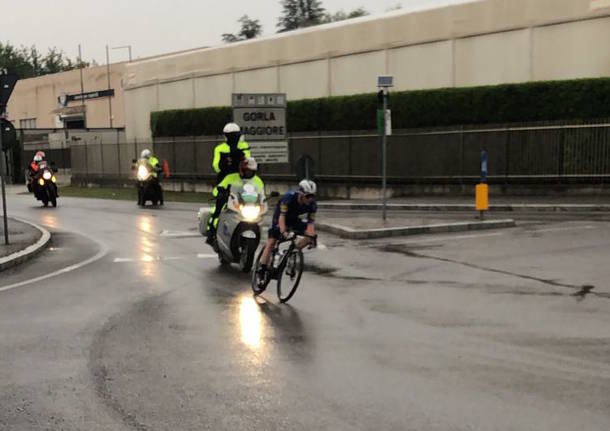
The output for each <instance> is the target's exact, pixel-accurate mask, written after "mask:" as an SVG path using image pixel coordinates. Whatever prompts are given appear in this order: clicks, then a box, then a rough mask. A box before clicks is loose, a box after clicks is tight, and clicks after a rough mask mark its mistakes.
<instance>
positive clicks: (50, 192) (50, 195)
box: [31, 161, 59, 207]
mask: <svg viewBox="0 0 610 431" xmlns="http://www.w3.org/2000/svg"><path fill="white" fill-rule="evenodd" d="M31 189H32V192H33V193H34V196H35V197H36V199H38V200H39V201H42V204H43V205H44V206H45V207H46V206H49V202H51V205H53V207H56V206H57V198H58V197H59V194H58V193H57V178H56V177H55V171H54V169H53V168H52V167H51V166H50V165H49V164H48V163H47V162H45V161H42V162H40V163H39V164H38V172H37V173H36V175H34V177H33V178H32V183H31Z"/></svg>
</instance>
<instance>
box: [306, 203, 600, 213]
mask: <svg viewBox="0 0 610 431" xmlns="http://www.w3.org/2000/svg"><path fill="white" fill-rule="evenodd" d="M318 208H319V209H327V210H370V211H381V210H382V208H383V206H382V205H381V204H371V203H341V202H328V203H327V202H318ZM387 209H388V210H395V211H396V210H397V211H437V212H444V211H447V212H448V211H472V212H476V209H475V206H474V204H472V205H471V204H388V205H387ZM489 211H496V212H519V211H523V212H527V211H530V212H570V211H575V212H610V205H606V204H498V205H489Z"/></svg>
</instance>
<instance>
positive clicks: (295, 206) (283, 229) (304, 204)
mask: <svg viewBox="0 0 610 431" xmlns="http://www.w3.org/2000/svg"><path fill="white" fill-rule="evenodd" d="M316 191H317V186H316V183H314V182H313V181H311V180H302V181H301V182H300V183H299V188H298V189H297V190H291V191H289V192H288V193H286V194H285V195H284V196H283V197H282V199H281V200H280V201H279V202H278V203H277V206H276V208H275V212H274V213H273V218H272V222H271V228H269V235H268V237H269V239H267V244H266V245H265V250H264V251H263V255H262V256H261V266H260V268H259V270H258V271H259V274H258V275H259V283H260V284H259V285H260V286H261V287H264V286H266V280H265V278H266V277H267V275H268V268H267V265H268V264H269V257H270V255H271V250H273V247H275V243H276V242H277V241H279V240H281V239H284V238H288V236H289V232H290V231H293V232H295V233H296V234H297V235H299V236H303V238H301V239H299V241H297V244H296V246H297V248H299V249H303V248H305V247H307V246H308V245H309V244H310V243H311V242H312V238H313V237H314V236H315V233H316V231H315V217H316V212H317V210H318V206H317V204H316V200H315V196H316ZM303 214H307V222H304V221H302V220H301V219H300V218H299V216H301V215H303Z"/></svg>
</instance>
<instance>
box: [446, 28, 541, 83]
mask: <svg viewBox="0 0 610 431" xmlns="http://www.w3.org/2000/svg"><path fill="white" fill-rule="evenodd" d="M455 50H456V52H455V85H456V86H457V87H470V86H475V85H493V84H502V83H509V82H526V81H529V80H530V70H531V66H530V64H531V62H530V30H529V29H526V30H518V31H509V32H503V33H496V34H490V35H484V36H478V37H469V38H466V39H459V40H457V41H456V46H455Z"/></svg>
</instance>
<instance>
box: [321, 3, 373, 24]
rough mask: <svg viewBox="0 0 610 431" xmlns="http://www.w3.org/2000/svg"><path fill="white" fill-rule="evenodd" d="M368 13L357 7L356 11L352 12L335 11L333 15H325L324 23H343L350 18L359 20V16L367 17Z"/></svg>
mask: <svg viewBox="0 0 610 431" xmlns="http://www.w3.org/2000/svg"><path fill="white" fill-rule="evenodd" d="M368 14H369V12H368V11H367V10H366V9H364V8H362V7H359V8H358V9H354V10H353V11H351V12H349V13H346V12H344V11H343V10H340V11H337V12H335V13H334V14H329V13H327V14H325V15H324V22H325V23H328V22H337V21H344V20H346V19H352V18H359V17H361V16H366V15H368Z"/></svg>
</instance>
